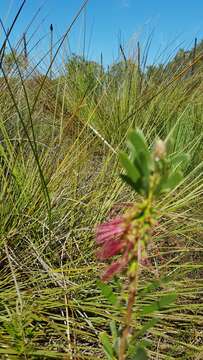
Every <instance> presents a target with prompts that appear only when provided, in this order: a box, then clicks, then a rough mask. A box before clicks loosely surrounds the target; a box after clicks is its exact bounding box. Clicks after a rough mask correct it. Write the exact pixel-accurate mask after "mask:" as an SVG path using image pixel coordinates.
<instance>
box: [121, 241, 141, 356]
mask: <svg viewBox="0 0 203 360" xmlns="http://www.w3.org/2000/svg"><path fill="white" fill-rule="evenodd" d="M138 248H139V244H138ZM138 251H139V250H138ZM138 275H139V273H138V268H137V270H136V272H135V273H134V274H133V275H132V274H131V275H130V276H129V284H130V285H129V293H128V304H127V311H126V314H125V318H124V329H123V331H122V336H121V340H120V347H119V360H125V358H126V357H125V350H126V343H127V339H128V336H129V335H130V332H131V322H132V312H133V305H134V303H135V297H136V294H137V284H138Z"/></svg>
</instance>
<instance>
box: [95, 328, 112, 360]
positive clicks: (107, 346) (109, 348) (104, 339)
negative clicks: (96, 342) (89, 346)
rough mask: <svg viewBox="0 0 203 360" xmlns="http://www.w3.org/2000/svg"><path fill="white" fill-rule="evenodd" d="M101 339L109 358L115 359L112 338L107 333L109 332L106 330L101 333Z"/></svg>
mask: <svg viewBox="0 0 203 360" xmlns="http://www.w3.org/2000/svg"><path fill="white" fill-rule="evenodd" d="M99 338H100V341H101V343H102V345H103V349H104V352H105V353H106V355H107V357H108V360H113V359H114V350H113V347H112V345H111V342H110V339H109V337H108V335H107V333H106V332H105V331H104V332H102V333H100V334H99Z"/></svg>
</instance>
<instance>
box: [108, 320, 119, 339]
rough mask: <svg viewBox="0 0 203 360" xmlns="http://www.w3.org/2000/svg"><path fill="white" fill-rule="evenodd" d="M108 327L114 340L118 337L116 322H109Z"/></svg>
mask: <svg viewBox="0 0 203 360" xmlns="http://www.w3.org/2000/svg"><path fill="white" fill-rule="evenodd" d="M110 329H111V334H112V338H113V342H115V341H116V340H117V338H118V332H117V328H116V322H115V321H114V320H113V321H111V322H110Z"/></svg>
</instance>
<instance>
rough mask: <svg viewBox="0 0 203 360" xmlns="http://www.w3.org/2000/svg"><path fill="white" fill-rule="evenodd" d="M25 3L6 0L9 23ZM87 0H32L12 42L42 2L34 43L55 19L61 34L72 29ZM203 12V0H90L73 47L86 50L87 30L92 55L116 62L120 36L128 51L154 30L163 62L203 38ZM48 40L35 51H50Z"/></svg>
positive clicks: (3, 11) (1, 11) (152, 57)
mask: <svg viewBox="0 0 203 360" xmlns="http://www.w3.org/2000/svg"><path fill="white" fill-rule="evenodd" d="M21 2H22V0H1V1H0V15H1V18H2V20H3V22H4V24H5V26H6V28H8V27H9V25H10V23H11V21H12V18H13V17H14V15H15V12H16V10H17V8H18V7H19V5H20V4H21ZM81 3H82V0H27V1H26V5H25V7H24V10H23V12H22V14H21V16H20V18H19V20H18V23H17V25H16V27H15V32H14V33H13V36H12V37H11V40H12V44H13V45H14V44H15V43H16V41H17V40H18V39H19V37H20V35H21V34H22V32H23V31H24V30H25V28H26V27H27V25H28V24H29V22H30V20H31V18H32V17H33V15H34V13H35V12H36V11H37V9H38V8H39V7H40V6H42V8H41V11H40V12H39V13H38V16H37V18H36V19H35V21H34V23H33V24H32V26H31V28H30V29H29V31H28V38H29V37H30V36H31V35H32V38H31V40H30V43H29V47H30V48H31V47H32V46H33V45H34V44H35V43H36V42H37V41H38V40H39V39H40V38H41V37H43V36H45V35H46V34H48V32H49V31H48V30H49V25H50V24H51V23H52V24H53V26H54V38H55V39H57V38H58V37H59V36H60V35H61V34H63V32H64V31H65V30H66V28H67V26H68V25H69V24H70V22H71V20H72V18H73V16H74V14H75V13H76V12H77V10H78V9H79V7H80V5H81ZM202 14H203V1H202V0H193V1H192V2H191V1H188V0H185V1H184V0H171V1H161V0H142V1H141V0H139V1H137V0H89V4H88V6H87V9H86V11H85V13H83V14H82V16H80V18H79V19H78V21H77V24H76V25H75V26H74V28H73V31H72V32H71V34H70V37H69V46H70V49H71V50H70V51H72V52H76V53H82V51H83V48H84V29H86V30H85V33H86V40H85V53H86V56H88V57H89V58H91V59H95V60H99V58H100V54H101V52H102V53H103V59H104V63H105V64H110V63H111V62H112V61H113V60H116V59H118V56H119V52H118V43H119V41H121V43H122V45H123V46H125V51H126V53H127V54H132V52H133V48H134V46H135V44H136V42H137V40H140V42H141V44H142V47H144V45H145V44H146V41H147V39H149V36H150V35H152V34H153V36H152V44H151V48H150V52H149V61H150V62H157V61H162V60H165V59H166V58H167V56H169V55H170V54H172V53H173V51H175V49H176V48H178V47H184V48H190V47H191V46H192V44H193V43H194V38H195V37H197V38H198V40H200V39H201V38H203V16H202ZM85 24H86V26H85ZM1 40H2V37H1ZM48 42H49V37H48V35H47V37H45V39H44V40H43V41H42V42H40V43H39V45H38V46H37V47H35V49H34V50H33V51H32V56H33V57H35V58H37V56H41V55H42V54H43V53H45V51H46V50H47V49H48ZM67 47H68V45H67ZM61 56H62V54H61Z"/></svg>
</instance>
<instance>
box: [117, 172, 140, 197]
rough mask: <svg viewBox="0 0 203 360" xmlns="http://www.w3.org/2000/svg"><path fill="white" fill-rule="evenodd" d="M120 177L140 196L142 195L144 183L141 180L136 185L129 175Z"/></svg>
mask: <svg viewBox="0 0 203 360" xmlns="http://www.w3.org/2000/svg"><path fill="white" fill-rule="evenodd" d="M120 177H121V179H122V180H123V181H124V182H125V183H126V184H128V185H130V186H131V188H132V189H133V190H135V191H136V192H137V193H138V194H142V183H141V181H140V179H138V181H137V182H136V183H134V182H133V181H132V180H131V179H130V178H129V176H127V175H124V174H120Z"/></svg>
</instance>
